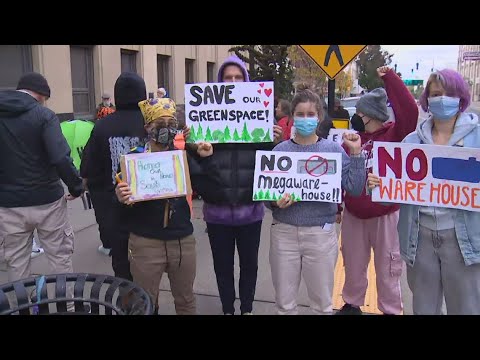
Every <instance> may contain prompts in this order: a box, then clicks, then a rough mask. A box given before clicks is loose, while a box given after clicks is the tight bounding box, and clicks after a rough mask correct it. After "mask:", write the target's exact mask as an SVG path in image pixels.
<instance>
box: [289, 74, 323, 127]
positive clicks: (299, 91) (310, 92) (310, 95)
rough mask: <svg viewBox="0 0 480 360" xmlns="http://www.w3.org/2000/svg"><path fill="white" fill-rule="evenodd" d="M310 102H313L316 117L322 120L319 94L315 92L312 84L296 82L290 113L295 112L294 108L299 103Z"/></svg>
mask: <svg viewBox="0 0 480 360" xmlns="http://www.w3.org/2000/svg"><path fill="white" fill-rule="evenodd" d="M306 102H311V103H314V104H315V108H316V110H317V112H318V119H319V121H320V120H323V106H322V105H323V104H322V101H321V100H320V96H319V95H318V94H317V92H316V89H315V87H314V86H313V85H310V84H307V83H298V84H296V86H295V95H294V96H293V100H292V110H291V114H292V116H293V114H294V113H295V108H296V107H297V105H298V104H300V103H306Z"/></svg>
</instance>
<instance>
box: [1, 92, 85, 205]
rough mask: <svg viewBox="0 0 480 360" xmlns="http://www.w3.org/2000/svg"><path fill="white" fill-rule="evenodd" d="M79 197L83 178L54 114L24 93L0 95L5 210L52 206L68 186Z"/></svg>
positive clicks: (2, 196)
mask: <svg viewBox="0 0 480 360" xmlns="http://www.w3.org/2000/svg"><path fill="white" fill-rule="evenodd" d="M60 178H61V179H62V180H63V181H64V183H65V184H66V185H67V187H68V190H69V192H70V193H71V194H72V195H74V196H79V195H81V193H82V189H83V187H82V180H81V179H80V177H79V175H78V172H77V170H76V169H75V167H74V166H73V160H72V159H71V157H70V148H69V146H68V144H67V141H66V140H65V138H64V137H63V134H62V130H61V129H60V122H59V120H58V118H57V116H56V115H55V113H54V112H53V111H52V110H50V109H48V108H46V107H44V106H41V105H40V104H39V103H38V102H37V100H36V99H35V98H33V97H32V96H31V95H29V94H26V93H24V92H21V91H12V90H8V91H0V207H7V208H11V207H26V206H37V205H45V204H50V203H52V202H55V201H57V200H58V199H60V198H61V197H62V196H63V194H64V190H63V185H62V183H61V182H60Z"/></svg>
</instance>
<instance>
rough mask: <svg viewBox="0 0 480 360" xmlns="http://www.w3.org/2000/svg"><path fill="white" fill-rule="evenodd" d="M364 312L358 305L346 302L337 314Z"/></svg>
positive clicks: (360, 313) (358, 313)
mask: <svg viewBox="0 0 480 360" xmlns="http://www.w3.org/2000/svg"><path fill="white" fill-rule="evenodd" d="M362 314H363V312H362V310H360V308H359V307H358V306H353V305H350V304H345V305H343V307H342V308H341V309H340V310H339V311H338V312H337V313H336V314H335V315H362Z"/></svg>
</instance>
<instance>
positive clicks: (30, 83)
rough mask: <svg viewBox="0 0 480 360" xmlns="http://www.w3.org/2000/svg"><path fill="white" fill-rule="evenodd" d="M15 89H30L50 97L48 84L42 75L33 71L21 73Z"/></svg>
mask: <svg viewBox="0 0 480 360" xmlns="http://www.w3.org/2000/svg"><path fill="white" fill-rule="evenodd" d="M17 90H30V91H35V92H36V93H38V94H40V95H43V96H46V97H50V86H48V82H47V79H45V78H44V77H43V75H41V74H39V73H35V72H31V73H27V74H25V75H23V76H22V77H21V78H20V80H19V81H18V85H17Z"/></svg>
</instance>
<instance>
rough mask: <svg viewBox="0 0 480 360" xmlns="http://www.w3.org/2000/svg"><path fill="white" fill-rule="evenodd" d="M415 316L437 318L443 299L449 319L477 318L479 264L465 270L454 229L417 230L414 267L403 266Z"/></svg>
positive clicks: (479, 282)
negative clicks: (451, 317)
mask: <svg viewBox="0 0 480 360" xmlns="http://www.w3.org/2000/svg"><path fill="white" fill-rule="evenodd" d="M407 279H408V286H409V287H410V290H411V291H412V293H413V313H414V314H415V315H440V314H441V310H442V302H443V296H444V295H445V303H446V305H447V313H448V314H449V315H478V314H480V264H475V265H470V266H466V265H465V262H464V261H463V256H462V253H461V252H460V247H459V246H458V241H457V236H456V234H455V229H449V230H440V231H433V230H430V229H428V228H425V227H423V226H420V232H419V239H418V249H417V256H416V258H415V264H414V265H413V267H412V266H407Z"/></svg>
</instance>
